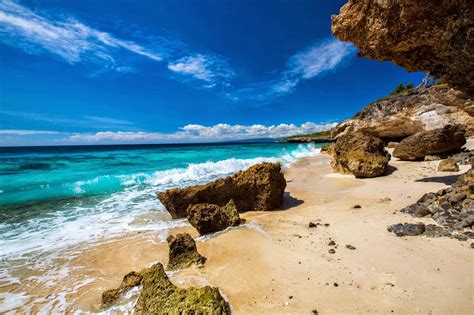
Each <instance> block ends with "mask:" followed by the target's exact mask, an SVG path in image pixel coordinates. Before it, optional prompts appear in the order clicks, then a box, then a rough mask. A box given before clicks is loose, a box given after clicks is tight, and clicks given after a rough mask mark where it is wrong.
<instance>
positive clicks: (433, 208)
mask: <svg viewBox="0 0 474 315" xmlns="http://www.w3.org/2000/svg"><path fill="white" fill-rule="evenodd" d="M401 211H402V212H405V213H408V214H411V215H412V216H414V217H431V218H432V219H433V220H435V221H436V223H437V224H439V225H438V226H437V228H433V227H432V228H431V229H430V230H429V232H430V233H426V232H425V235H427V236H450V237H454V238H457V239H460V240H465V239H467V238H468V237H469V238H473V237H474V233H473V231H472V228H473V224H474V170H473V169H470V170H469V171H468V172H467V173H465V174H463V175H461V176H460V177H459V179H458V180H457V181H456V182H455V183H454V184H453V185H452V187H449V188H445V189H441V190H439V191H437V192H435V193H427V194H425V195H424V196H423V197H421V198H420V199H419V200H418V201H417V202H416V203H414V204H411V205H409V206H407V207H405V208H404V209H402V210H401Z"/></svg>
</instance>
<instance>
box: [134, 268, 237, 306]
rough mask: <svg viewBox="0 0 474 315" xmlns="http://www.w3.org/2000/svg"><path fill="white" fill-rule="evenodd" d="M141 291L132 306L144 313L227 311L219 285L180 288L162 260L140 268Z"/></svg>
mask: <svg viewBox="0 0 474 315" xmlns="http://www.w3.org/2000/svg"><path fill="white" fill-rule="evenodd" d="M142 286H143V288H142V292H141V293H140V297H139V299H138V302H137V305H136V307H135V310H136V311H137V312H139V313H141V314H143V315H146V314H230V307H229V304H228V303H227V302H226V301H225V300H224V298H223V297H222V295H221V294H220V292H219V289H218V288H214V287H210V286H205V287H202V288H194V287H190V288H186V289H184V288H179V287H177V286H175V285H174V284H173V283H172V282H171V281H170V280H169V278H168V276H167V275H166V273H165V270H164V268H163V265H162V264H161V263H157V264H155V265H153V266H152V267H151V268H148V269H146V270H145V271H144V272H143V281H142Z"/></svg>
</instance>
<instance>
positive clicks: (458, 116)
mask: <svg viewBox="0 0 474 315" xmlns="http://www.w3.org/2000/svg"><path fill="white" fill-rule="evenodd" d="M449 124H462V125H464V126H465V128H466V136H467V137H472V136H474V101H473V100H472V99H471V98H470V97H469V96H468V95H467V94H466V93H463V92H461V91H458V90H455V89H452V88H450V87H448V86H447V85H446V84H440V85H434V86H431V87H429V88H425V89H418V90H414V91H410V92H408V93H405V94H401V95H396V96H390V97H386V98H383V99H381V100H378V101H375V102H373V103H371V104H369V105H368V106H366V107H365V108H364V109H362V110H361V111H359V112H358V113H357V114H356V115H355V116H354V117H352V118H350V119H348V120H345V121H343V122H341V123H340V124H338V125H337V126H336V127H334V128H333V131H332V138H333V139H337V138H338V137H340V136H342V135H344V134H350V133H354V132H356V131H360V132H363V133H366V134H370V135H373V136H376V137H379V138H381V139H383V140H386V141H389V140H400V139H402V138H405V137H408V136H410V135H413V134H415V133H416V132H419V131H428V130H434V129H437V128H442V127H444V126H446V125H449Z"/></svg>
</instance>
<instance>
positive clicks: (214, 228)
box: [187, 200, 241, 235]
mask: <svg viewBox="0 0 474 315" xmlns="http://www.w3.org/2000/svg"><path fill="white" fill-rule="evenodd" d="M187 212H188V221H189V223H190V224H191V225H192V226H193V227H195V228H196V230H198V232H199V234H200V235H204V234H209V233H214V232H218V231H222V230H225V229H226V228H228V227H230V226H237V225H239V224H240V222H241V219H240V217H239V213H238V211H237V208H236V207H235V204H234V200H230V201H229V203H228V204H227V205H225V206H224V207H220V206H217V205H214V204H209V203H201V204H195V205H191V206H189V208H188V211H187Z"/></svg>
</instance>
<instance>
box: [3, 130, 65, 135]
mask: <svg viewBox="0 0 474 315" xmlns="http://www.w3.org/2000/svg"><path fill="white" fill-rule="evenodd" d="M58 134H60V132H58V131H49V130H15V129H5V130H0V135H15V136H31V135H58Z"/></svg>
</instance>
